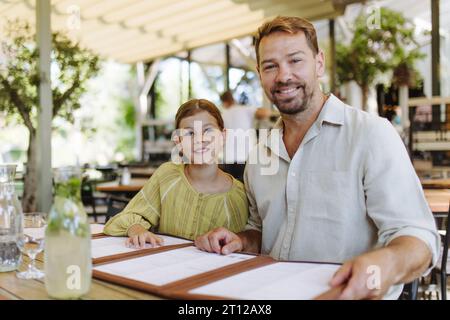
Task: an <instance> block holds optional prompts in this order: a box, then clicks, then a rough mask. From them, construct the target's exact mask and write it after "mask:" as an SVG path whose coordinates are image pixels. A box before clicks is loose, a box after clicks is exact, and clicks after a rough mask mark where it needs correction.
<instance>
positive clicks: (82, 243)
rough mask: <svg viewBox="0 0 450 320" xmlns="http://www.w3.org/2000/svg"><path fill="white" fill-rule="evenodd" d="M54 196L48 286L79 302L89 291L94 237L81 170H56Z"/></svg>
mask: <svg viewBox="0 0 450 320" xmlns="http://www.w3.org/2000/svg"><path fill="white" fill-rule="evenodd" d="M54 182H55V197H54V201H53V206H52V208H51V210H50V214H49V217H48V223H47V229H46V231H45V250H44V269H45V287H46V289H47V293H48V294H49V296H51V297H53V298H57V299H77V298H80V297H81V296H82V295H84V294H86V293H87V292H88V291H89V288H90V285H91V277H92V259H91V234H90V228H89V222H88V218H87V214H86V211H85V210H84V206H83V204H82V202H81V171H80V169H78V168H74V167H66V168H60V169H57V170H56V171H55V175H54Z"/></svg>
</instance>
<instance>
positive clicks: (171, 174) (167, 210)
mask: <svg viewBox="0 0 450 320" xmlns="http://www.w3.org/2000/svg"><path fill="white" fill-rule="evenodd" d="M247 218H248V202H247V196H246V194H245V190H244V185H243V184H242V183H241V182H240V181H238V180H236V179H234V178H233V185H232V187H231V189H230V190H229V191H227V192H223V193H216V194H205V193H199V192H197V191H196V190H195V189H194V188H193V187H192V185H191V184H190V183H189V181H188V180H187V178H186V176H185V174H184V165H183V164H174V163H172V162H167V163H165V164H163V165H161V166H160V167H159V168H158V169H157V170H156V171H155V173H154V174H153V175H152V177H151V178H150V179H149V180H148V181H147V183H146V184H145V185H144V187H143V188H142V189H141V191H139V193H138V194H137V195H136V196H134V198H133V199H131V200H130V202H129V203H128V205H127V206H126V207H125V209H124V210H123V211H122V212H120V213H119V214H117V215H115V216H114V217H112V218H111V219H110V220H109V221H108V222H107V223H106V225H105V229H104V233H106V234H109V235H112V236H126V235H127V234H128V228H130V227H131V226H132V225H135V224H140V225H142V226H143V227H144V228H146V229H150V228H152V230H153V231H157V232H160V233H165V234H170V235H174V236H178V237H183V238H186V239H191V240H194V239H195V238H196V237H197V236H200V235H202V234H204V233H206V232H208V231H210V230H212V229H214V228H216V227H226V228H227V229H229V230H231V231H233V232H240V231H242V230H243V229H244V226H245V225H246V223H247Z"/></svg>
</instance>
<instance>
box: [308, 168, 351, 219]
mask: <svg viewBox="0 0 450 320" xmlns="http://www.w3.org/2000/svg"><path fill="white" fill-rule="evenodd" d="M351 181H352V180H351V177H350V173H349V172H348V171H331V170H330V171H309V172H307V174H306V175H305V179H304V183H303V186H302V187H303V188H304V190H305V189H306V192H304V194H306V197H305V199H304V201H303V209H304V210H302V214H305V215H306V216H307V217H308V218H312V219H326V220H329V221H332V222H341V223H342V222H343V219H344V216H348V214H349V213H348V212H347V211H348V210H350V209H351V207H352V206H351V205H350V201H351V198H352V193H351V192H352V191H351Z"/></svg>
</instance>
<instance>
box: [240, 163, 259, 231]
mask: <svg viewBox="0 0 450 320" xmlns="http://www.w3.org/2000/svg"><path fill="white" fill-rule="evenodd" d="M248 168H249V167H248V165H246V166H245V171H244V183H245V191H246V193H247V199H248V211H249V216H248V221H247V225H246V226H245V228H244V230H257V231H259V232H262V221H261V217H260V216H259V214H258V207H257V205H256V200H255V196H254V193H253V190H252V189H251V185H250V184H249V181H248V179H249V178H248V176H249V170H248Z"/></svg>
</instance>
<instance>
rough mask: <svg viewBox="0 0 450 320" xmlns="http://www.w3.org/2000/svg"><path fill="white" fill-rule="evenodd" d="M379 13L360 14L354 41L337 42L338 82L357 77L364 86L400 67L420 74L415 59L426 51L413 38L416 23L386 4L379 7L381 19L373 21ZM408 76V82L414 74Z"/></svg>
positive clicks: (356, 79) (366, 86)
mask: <svg viewBox="0 0 450 320" xmlns="http://www.w3.org/2000/svg"><path fill="white" fill-rule="evenodd" d="M376 14H378V13H377V12H375V13H370V14H363V15H361V16H359V17H358V18H357V19H356V21H355V25H354V26H355V29H354V36H353V39H352V41H351V43H350V44H349V45H344V44H338V45H337V47H336V60H337V76H338V82H339V83H341V84H342V83H345V82H348V81H351V80H354V81H355V82H356V83H357V84H358V85H359V86H360V87H361V88H363V89H365V88H368V87H369V86H370V85H372V84H373V83H374V81H375V79H376V78H377V76H379V75H380V74H382V73H385V72H386V71H388V70H394V75H395V70H397V69H398V68H400V69H401V68H403V69H407V70H409V71H410V72H411V73H410V74H411V75H412V74H413V73H415V74H417V73H416V72H415V71H414V70H415V69H414V63H415V61H417V59H421V58H423V55H422V54H421V53H420V52H419V47H418V44H417V42H416V41H415V40H414V32H415V26H414V24H413V23H412V22H411V21H409V20H407V19H406V18H405V17H404V16H403V15H402V14H401V13H398V12H395V11H392V10H389V9H386V8H380V11H379V16H378V17H379V18H380V19H379V21H374V18H376V16H374V15H376ZM376 22H378V23H379V24H378V25H377V24H376ZM396 80H397V79H394V81H396ZM407 80H408V82H409V81H410V80H411V78H409V79H407Z"/></svg>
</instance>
